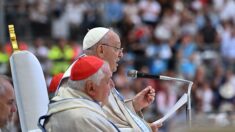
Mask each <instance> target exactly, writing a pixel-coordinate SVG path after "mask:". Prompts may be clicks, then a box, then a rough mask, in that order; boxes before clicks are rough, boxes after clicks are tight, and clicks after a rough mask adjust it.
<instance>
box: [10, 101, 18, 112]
mask: <svg viewBox="0 0 235 132" xmlns="http://www.w3.org/2000/svg"><path fill="white" fill-rule="evenodd" d="M16 110H17V109H16V104H15V103H14V104H12V106H11V113H14V112H16Z"/></svg>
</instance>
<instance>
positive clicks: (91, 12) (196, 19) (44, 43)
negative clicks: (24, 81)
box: [0, 0, 235, 131]
mask: <svg viewBox="0 0 235 132" xmlns="http://www.w3.org/2000/svg"><path fill="white" fill-rule="evenodd" d="M4 8H5V21H6V23H7V24H10V23H11V24H14V25H15V29H16V35H17V40H18V43H19V46H20V49H22V50H29V51H31V52H32V53H34V54H35V55H36V56H37V58H38V59H39V61H40V63H41V65H42V68H43V71H44V75H45V78H46V82H47V84H49V83H50V80H51V77H52V76H53V75H55V74H57V73H60V72H64V71H65V70H66V69H67V67H68V66H69V65H70V64H71V62H73V61H74V60H75V59H76V58H77V57H78V56H79V55H81V54H82V38H83V37H84V35H85V33H86V32H87V31H88V30H89V29H91V28H93V27H97V26H104V27H112V28H113V30H115V31H117V32H118V33H119V35H120V36H121V41H122V47H123V48H124V57H123V59H122V61H121V63H120V64H119V68H118V71H117V72H116V73H115V74H114V77H113V79H114V81H115V82H116V87H117V89H118V90H119V91H120V92H121V93H122V94H123V95H124V96H125V97H126V98H131V97H132V96H133V95H134V94H135V93H138V92H139V91H141V90H142V88H144V87H145V86H147V85H152V86H153V87H154V88H156V92H157V93H156V100H155V102H154V103H153V104H152V106H151V107H150V108H148V109H146V110H144V111H143V112H144V115H145V118H146V119H147V120H149V121H154V120H156V119H158V118H159V117H162V115H164V114H165V113H166V112H167V111H168V110H169V108H171V107H172V106H173V105H174V104H175V103H176V101H177V100H178V99H179V98H180V97H181V96H182V95H183V93H185V92H187V88H188V85H187V84H183V83H179V82H175V81H159V80H151V79H131V78H128V77H127V76H126V73H127V71H128V70H130V69H136V70H138V71H142V72H146V73H151V74H157V75H158V74H161V75H167V76H170V77H178V78H182V79H186V80H191V81H193V82H194V85H193V87H192V108H193V120H194V119H198V120H200V119H201V118H202V117H204V118H205V117H207V118H206V120H205V119H204V118H203V119H201V120H200V121H202V120H203V121H204V122H206V121H208V120H210V121H211V120H212V119H213V121H214V123H215V124H217V125H219V126H230V125H234V124H235V118H234V116H231V115H234V114H233V113H234V111H235V110H234V109H235V108H234V105H235V66H234V64H235V0H89V1H86V0H5V6H4ZM6 32H7V31H6ZM11 53H12V49H11V45H10V43H9V42H8V43H6V44H0V73H1V74H8V75H10V68H9V56H10V55H11ZM184 112H185V110H184V109H182V111H181V112H179V113H178V114H177V115H176V116H175V117H176V118H173V119H171V120H170V121H169V122H168V123H166V124H164V125H163V127H165V128H164V129H165V130H166V131H167V130H168V129H169V126H170V125H171V126H174V124H177V123H186V122H187V121H186V119H185V113H184ZM200 121H199V124H203V122H200ZM197 123H198V122H197Z"/></svg>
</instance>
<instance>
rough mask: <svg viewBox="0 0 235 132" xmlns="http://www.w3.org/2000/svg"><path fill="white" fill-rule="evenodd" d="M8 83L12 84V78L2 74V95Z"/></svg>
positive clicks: (0, 78) (0, 82) (0, 92)
mask: <svg viewBox="0 0 235 132" xmlns="http://www.w3.org/2000/svg"><path fill="white" fill-rule="evenodd" d="M6 83H9V84H10V85H12V80H11V79H10V78H9V77H8V76H5V75H0V95H2V94H4V92H5V91H6V88H7V87H6Z"/></svg>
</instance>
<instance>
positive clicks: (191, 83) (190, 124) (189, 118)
mask: <svg viewBox="0 0 235 132" xmlns="http://www.w3.org/2000/svg"><path fill="white" fill-rule="evenodd" d="M160 79H161V80H168V81H170V80H175V81H180V82H184V83H188V84H189V85H188V91H187V95H188V100H187V101H188V102H187V110H186V118H187V121H188V125H189V128H191V127H192V112H191V90H192V86H193V82H192V81H188V80H184V79H180V78H173V77H167V76H160Z"/></svg>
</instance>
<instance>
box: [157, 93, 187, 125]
mask: <svg viewBox="0 0 235 132" xmlns="http://www.w3.org/2000/svg"><path fill="white" fill-rule="evenodd" d="M187 99H188V95H187V94H186V93H185V94H184V95H183V96H182V97H181V98H180V99H179V100H178V101H177V102H176V104H175V105H174V106H173V107H172V108H171V109H170V110H169V111H168V112H167V113H166V115H164V116H163V117H162V118H161V119H159V120H156V121H155V122H153V123H154V124H159V123H163V122H164V121H165V120H166V119H168V118H169V117H170V116H171V115H173V114H174V113H175V112H176V111H177V110H178V109H179V108H180V107H181V106H183V105H184V104H185V103H186V102H187Z"/></svg>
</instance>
